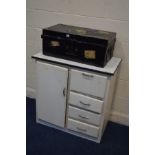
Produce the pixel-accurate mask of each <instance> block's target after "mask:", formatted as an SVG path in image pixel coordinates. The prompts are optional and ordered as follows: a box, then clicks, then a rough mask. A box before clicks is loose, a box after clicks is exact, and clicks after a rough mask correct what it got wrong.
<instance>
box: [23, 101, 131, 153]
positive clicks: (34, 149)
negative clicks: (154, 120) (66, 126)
mask: <svg viewBox="0 0 155 155" xmlns="http://www.w3.org/2000/svg"><path fill="white" fill-rule="evenodd" d="M26 103H27V106H26V114H27V115H26V130H27V131H26V139H27V140H26V145H27V146H26V150H27V153H26V154H27V155H128V154H129V128H128V127H126V126H123V125H119V124H116V123H112V122H109V123H108V126H107V128H106V131H105V133H104V135H103V137H102V141H101V143H100V144H97V143H95V142H91V141H88V140H85V139H82V138H79V137H76V136H73V135H70V134H67V133H64V132H62V131H59V130H56V129H53V128H50V127H46V126H43V125H40V124H36V122H35V100H33V99H30V98H27V99H26Z"/></svg>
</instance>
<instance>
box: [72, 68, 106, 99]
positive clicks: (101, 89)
mask: <svg viewBox="0 0 155 155" xmlns="http://www.w3.org/2000/svg"><path fill="white" fill-rule="evenodd" d="M70 77H71V78H70V90H74V91H77V92H81V93H85V94H88V95H92V96H96V97H100V98H104V94H105V91H106V82H107V77H106V76H100V75H97V74H93V73H88V72H86V71H78V70H73V69H71V71H70Z"/></svg>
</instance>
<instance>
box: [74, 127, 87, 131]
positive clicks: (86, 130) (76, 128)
mask: <svg viewBox="0 0 155 155" xmlns="http://www.w3.org/2000/svg"><path fill="white" fill-rule="evenodd" d="M76 129H78V130H80V131H82V132H86V131H87V130H86V129H81V128H79V127H76Z"/></svg>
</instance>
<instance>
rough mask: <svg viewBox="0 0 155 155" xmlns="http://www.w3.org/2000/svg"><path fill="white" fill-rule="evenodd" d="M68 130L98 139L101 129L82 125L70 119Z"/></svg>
mask: <svg viewBox="0 0 155 155" xmlns="http://www.w3.org/2000/svg"><path fill="white" fill-rule="evenodd" d="M67 128H68V129H70V130H74V131H76V132H79V133H82V134H86V135H89V136H92V137H98V132H99V128H98V127H96V126H93V125H89V124H86V123H82V122H79V121H76V120H73V119H70V118H69V119H68V124H67Z"/></svg>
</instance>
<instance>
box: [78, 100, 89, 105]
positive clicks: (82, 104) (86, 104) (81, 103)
mask: <svg viewBox="0 0 155 155" xmlns="http://www.w3.org/2000/svg"><path fill="white" fill-rule="evenodd" d="M80 103H81V104H82V105H86V106H90V104H89V103H84V102H82V101H80Z"/></svg>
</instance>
